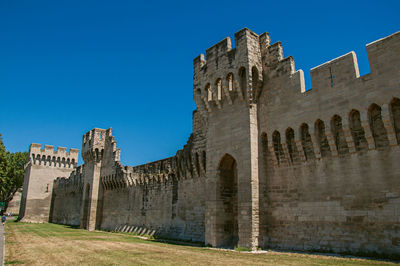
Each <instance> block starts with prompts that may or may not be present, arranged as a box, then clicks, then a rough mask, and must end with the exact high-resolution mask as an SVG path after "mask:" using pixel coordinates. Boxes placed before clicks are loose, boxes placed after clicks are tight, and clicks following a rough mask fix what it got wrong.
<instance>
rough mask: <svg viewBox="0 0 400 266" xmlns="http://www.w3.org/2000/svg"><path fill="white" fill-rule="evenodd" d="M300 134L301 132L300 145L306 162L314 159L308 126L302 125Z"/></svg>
mask: <svg viewBox="0 0 400 266" xmlns="http://www.w3.org/2000/svg"><path fill="white" fill-rule="evenodd" d="M300 132H301V144H302V146H303V150H304V155H305V157H306V160H312V159H315V153H314V147H313V143H312V140H311V135H310V133H309V131H308V125H307V124H305V123H304V124H302V125H301V127H300Z"/></svg>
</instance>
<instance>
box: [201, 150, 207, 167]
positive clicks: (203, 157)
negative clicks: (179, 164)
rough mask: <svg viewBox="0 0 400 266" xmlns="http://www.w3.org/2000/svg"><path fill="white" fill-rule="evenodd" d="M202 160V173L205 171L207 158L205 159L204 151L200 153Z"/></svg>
mask: <svg viewBox="0 0 400 266" xmlns="http://www.w3.org/2000/svg"><path fill="white" fill-rule="evenodd" d="M201 157H202V160H203V168H204V171H206V166H207V158H206V151H203V152H202V156H201Z"/></svg>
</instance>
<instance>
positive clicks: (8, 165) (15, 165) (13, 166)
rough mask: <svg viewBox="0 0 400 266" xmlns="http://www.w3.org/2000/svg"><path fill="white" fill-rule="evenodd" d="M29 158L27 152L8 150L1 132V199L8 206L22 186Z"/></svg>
mask: <svg viewBox="0 0 400 266" xmlns="http://www.w3.org/2000/svg"><path fill="white" fill-rule="evenodd" d="M27 159H28V154H27V152H15V153H11V152H7V151H6V148H5V146H4V143H3V140H2V138H1V134H0V201H4V202H5V203H6V207H7V206H8V202H9V201H10V200H11V199H12V197H13V196H14V193H15V192H16V191H17V190H18V189H19V188H20V187H22V184H23V182H24V171H25V170H24V165H25V164H26V162H27Z"/></svg>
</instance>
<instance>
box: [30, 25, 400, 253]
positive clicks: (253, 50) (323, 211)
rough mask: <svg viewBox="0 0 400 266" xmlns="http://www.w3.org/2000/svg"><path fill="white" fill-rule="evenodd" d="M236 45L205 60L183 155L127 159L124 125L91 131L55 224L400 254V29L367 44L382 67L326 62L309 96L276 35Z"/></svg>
mask: <svg viewBox="0 0 400 266" xmlns="http://www.w3.org/2000/svg"><path fill="white" fill-rule="evenodd" d="M235 44H236V47H235V48H233V47H232V44H231V41H230V39H229V38H227V39H225V40H223V41H221V42H220V43H218V44H216V45H215V46H213V47H211V48H209V49H208V50H207V53H206V55H207V58H205V57H204V55H200V56H199V57H197V58H195V59H194V79H193V98H194V101H195V102H196V105H197V110H195V111H194V112H193V134H192V135H191V136H190V138H189V141H188V142H187V144H186V145H185V146H184V148H183V149H182V150H180V151H178V152H177V153H176V155H175V156H173V157H170V158H167V159H164V160H159V161H156V162H152V163H149V164H145V165H140V166H136V167H129V166H123V165H122V164H121V162H120V150H119V149H117V147H116V142H115V139H114V137H113V136H112V129H111V128H110V129H107V130H104V129H93V130H91V131H89V132H88V133H86V134H85V135H84V138H83V149H82V154H83V156H82V157H83V158H84V160H85V164H84V165H83V166H82V168H78V169H76V170H75V171H74V172H73V173H72V174H71V176H70V177H69V178H66V179H65V178H61V179H57V180H56V181H55V185H54V191H53V201H52V210H51V220H52V221H53V222H57V223H65V224H71V225H78V224H80V226H81V227H83V228H88V229H89V230H94V229H103V230H121V231H129V232H130V231H135V232H141V233H143V232H146V233H151V234H158V235H162V236H164V237H169V238H178V239H185V240H192V241H201V242H204V243H206V244H211V245H213V246H223V247H233V246H237V245H241V246H246V247H249V248H252V249H256V248H257V247H258V246H260V247H263V248H281V249H293V250H323V251H333V252H352V253H364V254H372V253H379V254H386V255H393V254H399V253H400V233H399V232H400V208H399V206H400V165H399V164H398V162H399V160H400V148H399V143H400V76H399V73H400V33H395V34H393V35H391V36H388V37H386V38H384V39H381V40H378V41H376V42H373V43H371V44H369V45H367V53H368V57H369V61H370V68H371V73H369V74H367V75H364V76H360V74H359V71H358V66H357V58H356V56H355V53H354V52H350V53H348V54H346V55H344V56H341V57H339V58H337V59H334V60H332V61H329V62H327V63H325V64H322V65H320V66H318V67H315V68H313V69H312V70H311V82H312V89H310V90H307V91H306V89H305V83H304V74H303V72H302V70H296V69H295V65H294V60H293V58H292V57H286V58H285V57H284V56H283V48H282V44H281V43H280V42H277V43H273V44H270V37H269V35H268V34H267V33H264V34H261V35H257V34H255V33H254V32H252V31H250V30H248V29H243V30H241V31H239V32H237V33H236V34H235ZM206 59H207V60H206ZM29 171H30V169H28V171H27V173H28V175H29ZM48 173H50V172H48V171H47V172H46V175H47V174H48ZM79 221H80V222H79Z"/></svg>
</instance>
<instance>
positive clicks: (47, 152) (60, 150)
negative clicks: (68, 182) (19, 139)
mask: <svg viewBox="0 0 400 266" xmlns="http://www.w3.org/2000/svg"><path fill="white" fill-rule="evenodd" d="M78 155H79V150H78V149H72V148H71V149H70V150H69V152H67V148H65V147H57V150H55V149H54V146H53V145H44V149H42V145H41V144H37V143H32V144H31V145H30V146H29V159H30V161H31V163H32V164H33V165H42V166H48V167H62V168H73V167H76V165H77V163H78Z"/></svg>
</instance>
